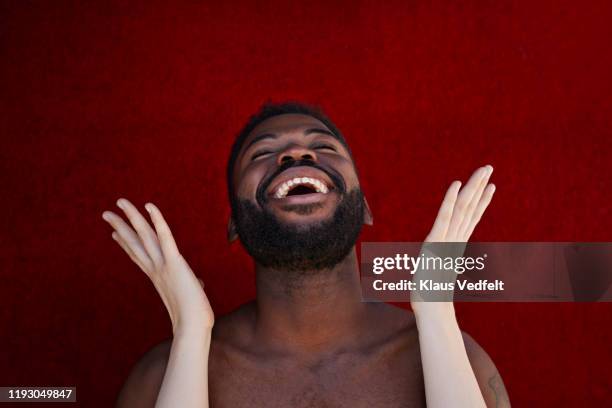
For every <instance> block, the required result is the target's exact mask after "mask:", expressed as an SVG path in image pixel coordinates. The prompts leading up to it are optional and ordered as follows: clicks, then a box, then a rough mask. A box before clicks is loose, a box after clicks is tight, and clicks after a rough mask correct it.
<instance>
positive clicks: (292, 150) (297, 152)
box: [277, 145, 317, 165]
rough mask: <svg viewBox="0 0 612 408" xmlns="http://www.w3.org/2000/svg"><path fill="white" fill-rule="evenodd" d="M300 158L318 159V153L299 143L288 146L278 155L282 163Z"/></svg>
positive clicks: (314, 160) (279, 162) (279, 161)
mask: <svg viewBox="0 0 612 408" xmlns="http://www.w3.org/2000/svg"><path fill="white" fill-rule="evenodd" d="M298 160H310V161H313V162H316V161H317V155H316V153H315V152H314V151H313V150H311V149H309V148H307V147H304V146H299V145H291V146H288V147H287V148H286V149H285V150H283V151H282V152H280V154H279V155H278V159H277V161H278V164H279V165H281V164H283V163H286V162H289V161H298Z"/></svg>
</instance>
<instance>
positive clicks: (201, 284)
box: [198, 278, 204, 289]
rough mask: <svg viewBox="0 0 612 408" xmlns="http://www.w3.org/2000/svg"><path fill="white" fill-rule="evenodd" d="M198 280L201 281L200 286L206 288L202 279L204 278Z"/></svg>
mask: <svg viewBox="0 0 612 408" xmlns="http://www.w3.org/2000/svg"><path fill="white" fill-rule="evenodd" d="M198 282H200V286H201V287H202V289H204V281H202V279H200V278H198Z"/></svg>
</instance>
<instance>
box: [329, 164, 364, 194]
mask: <svg viewBox="0 0 612 408" xmlns="http://www.w3.org/2000/svg"><path fill="white" fill-rule="evenodd" d="M328 162H329V164H330V165H331V166H333V168H334V169H336V171H338V172H339V173H340V175H341V176H342V178H343V179H344V182H345V183H346V187H347V190H351V189H352V188H354V187H357V186H359V179H358V178H357V173H356V172H355V166H354V165H353V162H352V161H350V160H347V159H345V158H343V157H335V158H333V159H330V160H329V161H328Z"/></svg>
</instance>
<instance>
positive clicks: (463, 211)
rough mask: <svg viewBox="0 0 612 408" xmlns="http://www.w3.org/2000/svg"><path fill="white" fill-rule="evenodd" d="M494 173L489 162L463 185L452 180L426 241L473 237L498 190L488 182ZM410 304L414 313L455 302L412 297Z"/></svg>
mask: <svg viewBox="0 0 612 408" xmlns="http://www.w3.org/2000/svg"><path fill="white" fill-rule="evenodd" d="M491 173H493V167H492V166H490V165H487V166H484V167H480V168H478V169H477V170H476V171H475V172H474V173H473V174H472V177H470V179H469V181H468V182H467V184H466V185H465V187H463V188H461V182H460V181H458V180H457V181H453V183H452V184H451V185H450V187H449V188H448V191H447V192H446V195H445V196H444V200H443V201H442V205H441V206H440V210H439V211H438V215H437V217H436V220H435V222H434V225H433V228H432V229H431V231H430V233H429V234H428V235H427V238H425V242H467V241H468V240H469V239H470V236H471V235H472V233H473V232H474V228H476V225H477V224H478V222H479V221H480V218H481V217H482V214H483V213H484V212H485V210H486V209H487V207H488V206H489V203H490V202H491V199H492V198H493V193H494V192H495V185H494V184H489V178H490V177H491ZM461 255H462V254H459V255H458V256H461ZM417 275H419V272H417ZM414 278H415V279H420V278H422V276H415V277H414ZM415 298H416V297H415ZM411 306H412V309H413V311H414V312H415V314H418V313H424V312H426V311H427V312H435V313H440V312H441V313H446V312H447V311H452V302H422V301H413V302H411Z"/></svg>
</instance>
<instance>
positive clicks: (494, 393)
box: [461, 331, 510, 408]
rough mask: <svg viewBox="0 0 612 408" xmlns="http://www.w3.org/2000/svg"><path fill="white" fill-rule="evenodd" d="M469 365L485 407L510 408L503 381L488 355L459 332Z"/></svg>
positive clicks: (466, 335) (478, 345) (470, 338)
mask: <svg viewBox="0 0 612 408" xmlns="http://www.w3.org/2000/svg"><path fill="white" fill-rule="evenodd" d="M461 335H462V336H463V344H464V345H465V351H466V353H467V356H468V359H469V360H470V365H471V366H472V370H473V371H474V375H475V376H476V380H477V381H478V385H479V387H480V391H481V392H482V395H483V396H484V398H485V401H486V403H487V406H495V407H504V408H506V407H510V399H509V397H508V393H507V391H506V387H505V385H504V381H503V380H502V378H501V375H500V374H499V371H498V370H497V367H495V363H494V362H493V360H492V359H491V357H489V354H487V352H486V351H485V350H484V348H482V346H481V345H480V344H478V343H477V342H476V340H474V339H473V338H472V336H470V335H469V334H467V333H466V332H463V331H462V332H461Z"/></svg>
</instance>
